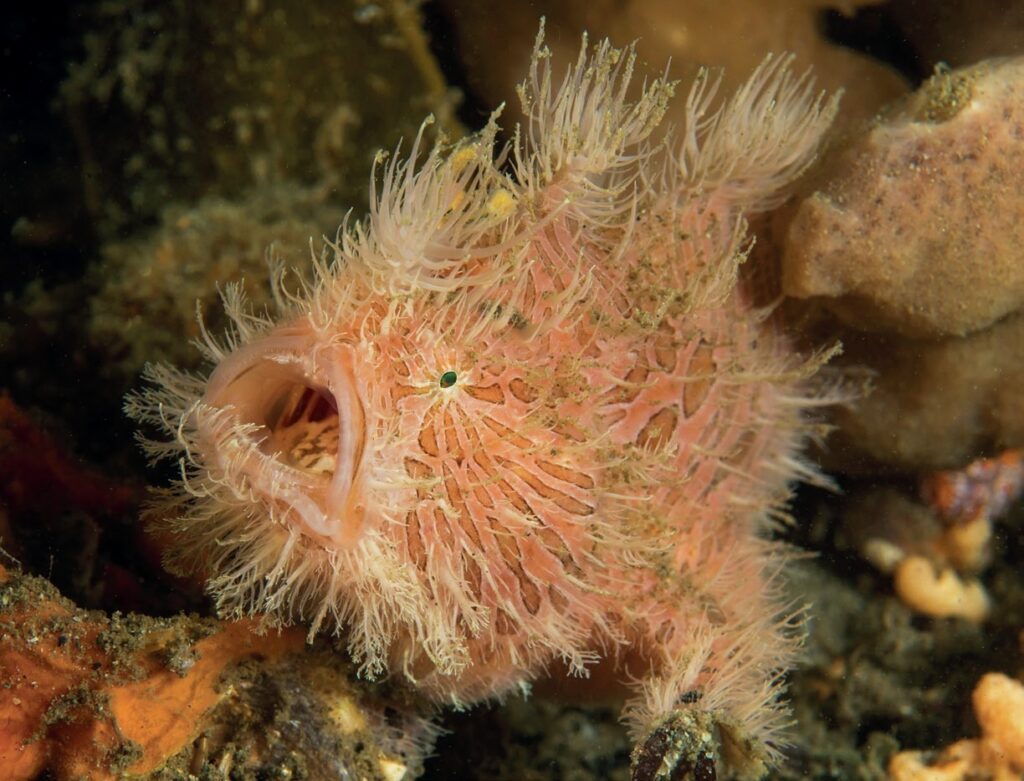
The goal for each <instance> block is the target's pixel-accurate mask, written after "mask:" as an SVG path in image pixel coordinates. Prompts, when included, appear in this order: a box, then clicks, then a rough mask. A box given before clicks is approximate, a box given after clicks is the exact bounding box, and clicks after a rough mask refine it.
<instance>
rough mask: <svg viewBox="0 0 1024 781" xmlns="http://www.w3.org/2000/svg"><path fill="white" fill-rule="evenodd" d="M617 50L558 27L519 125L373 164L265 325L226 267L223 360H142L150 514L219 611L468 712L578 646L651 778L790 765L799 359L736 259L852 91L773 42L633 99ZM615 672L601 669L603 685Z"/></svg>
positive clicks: (812, 360)
mask: <svg viewBox="0 0 1024 781" xmlns="http://www.w3.org/2000/svg"><path fill="white" fill-rule="evenodd" d="M633 67H634V53H633V51H632V49H626V50H619V49H616V48H614V47H612V46H611V45H610V44H609V43H608V42H607V41H605V42H602V43H600V44H598V45H597V46H596V47H593V48H592V49H591V47H590V46H589V44H588V43H587V41H586V39H584V42H583V46H582V48H581V51H580V55H579V59H578V61H577V62H576V63H575V65H574V66H572V67H570V68H569V69H568V70H567V71H566V72H565V75H564V77H562V78H561V79H560V80H555V79H553V66H552V65H551V62H550V56H549V53H548V51H547V50H546V48H545V47H544V44H543V30H542V31H541V35H539V36H538V39H537V44H536V47H535V49H534V56H533V63H532V67H531V69H530V72H529V74H528V77H527V79H526V81H525V82H524V84H523V85H522V89H521V99H522V102H523V109H524V114H525V116H526V117H527V120H526V123H525V126H524V127H521V128H517V129H516V131H515V133H514V135H513V137H512V140H511V141H510V142H509V143H508V144H507V145H504V146H499V145H498V144H497V143H496V135H497V132H498V131H497V119H498V114H497V113H495V114H494V115H493V116H492V118H491V121H490V122H489V123H488V125H487V127H485V128H484V129H483V130H482V131H480V132H479V133H477V134H475V135H473V136H470V137H469V138H466V139H464V140H461V141H458V142H456V143H449V142H447V141H445V140H444V139H441V140H440V141H438V142H437V143H436V144H433V145H432V146H430V148H427V147H428V144H427V143H426V141H425V137H424V133H423V132H422V131H421V133H420V134H419V136H418V137H417V139H416V140H415V142H414V143H413V145H412V148H411V151H410V153H409V155H408V156H407V157H404V158H403V157H401V156H400V155H397V154H396V155H394V156H392V157H391V158H390V159H386V158H385V157H383V156H382V161H381V163H380V164H379V166H378V173H377V175H376V176H375V177H374V179H373V181H372V183H371V203H372V207H371V211H370V214H369V215H368V217H367V218H366V219H365V220H364V221H361V222H358V223H354V224H349V223H347V222H346V224H345V225H344V226H343V227H342V229H341V230H340V231H339V233H338V236H337V238H336V240H335V241H333V242H328V247H327V250H326V251H325V252H324V253H323V254H321V255H319V256H317V257H316V258H314V262H313V265H314V274H313V278H312V279H311V280H309V281H303V282H300V283H299V285H298V287H296V286H295V285H294V284H292V283H289V282H288V276H287V275H286V274H284V273H283V272H282V273H281V274H280V275H279V277H278V279H277V280H276V284H275V294H276V300H277V302H278V310H279V311H278V312H277V313H276V315H275V316H274V317H273V318H270V317H262V316H257V315H255V314H252V313H250V312H249V311H248V310H247V308H246V306H245V303H244V301H243V300H242V296H241V293H240V292H239V288H237V287H232V288H229V289H228V290H227V292H226V294H225V304H226V308H227V311H228V314H229V315H230V316H231V318H232V321H233V328H232V329H231V332H230V333H229V334H227V335H226V336H225V337H223V338H221V339H220V340H218V339H217V338H214V337H213V336H210V335H208V334H205V332H204V339H203V348H204V350H205V352H206V355H207V357H208V358H209V359H210V362H211V364H212V367H213V368H212V370H211V371H210V372H209V373H208V374H207V375H201V376H196V375H188V374H185V373H182V372H179V371H177V370H174V369H172V368H169V367H166V366H156V367H152V368H150V369H149V381H150V387H149V388H148V389H147V390H145V391H142V392H139V393H137V394H134V395H133V396H131V397H130V399H129V401H128V405H127V406H128V411H129V413H130V414H131V415H133V416H134V417H135V418H136V419H138V420H139V421H141V422H143V423H146V424H148V425H155V426H156V427H158V428H160V429H162V430H163V431H164V432H165V436H164V438H163V439H162V440H154V441H150V442H149V443H148V447H149V448H150V451H151V453H152V454H153V455H154V456H157V457H167V458H171V459H174V460H176V461H177V462H178V463H179V464H180V473H181V477H180V479H179V480H178V481H177V483H176V484H174V485H172V486H171V487H169V488H166V489H163V490H161V491H159V492H158V497H159V498H158V500H157V501H156V502H155V503H154V505H153V507H152V509H151V510H150V515H151V518H152V519H153V521H154V522H155V523H157V524H159V525H160V526H161V527H162V528H164V529H165V530H169V531H170V532H172V537H173V540H174V543H173V548H172V549H171V550H170V551H169V564H170V565H171V566H173V567H174V568H176V569H178V570H181V571H185V572H197V573H201V574H202V575H203V577H205V579H206V584H207V589H208V591H209V593H210V594H211V595H212V596H213V598H214V599H215V601H216V605H217V607H218V609H219V611H220V612H221V613H223V614H226V615H251V614H262V615H264V616H266V618H267V620H268V621H270V622H272V623H280V624H285V623H293V622H305V623H306V624H307V625H308V626H309V631H310V635H311V636H312V635H313V634H315V633H317V632H320V631H329V632H334V633H338V634H340V635H342V636H344V637H345V638H346V641H347V644H348V648H349V651H350V653H351V655H352V656H353V658H354V659H355V661H356V662H357V663H358V664H359V665H360V668H361V671H362V672H363V673H364V674H365V675H368V676H378V675H382V674H385V673H391V674H393V675H397V676H402V677H404V678H405V679H407V680H408V681H409V682H410V683H411V684H412V685H414V686H416V687H417V688H419V689H420V690H421V691H422V692H424V693H425V695H426V696H428V697H430V698H432V699H433V700H435V701H438V702H451V703H455V704H464V703H472V702H475V701H478V700H481V699H485V698H490V697H495V696H498V695H501V694H503V693H505V692H508V691H510V690H513V689H515V688H520V687H523V686H525V685H526V684H527V683H528V682H530V681H531V680H534V679H536V678H537V677H539V676H541V675H544V674H548V673H551V671H552V670H553V669H554V668H555V667H556V665H555V663H556V662H557V663H560V665H561V666H564V667H565V668H567V669H568V671H569V673H571V674H573V675H576V676H582V677H585V676H587V675H588V672H589V671H590V670H591V669H592V668H593V667H594V666H595V665H597V664H601V665H604V666H605V667H606V668H608V669H611V670H613V671H614V675H615V676H617V677H618V679H619V680H620V681H621V682H622V685H623V686H624V687H625V688H626V689H627V690H628V691H629V695H628V696H629V699H628V701H627V705H626V710H625V716H626V718H627V720H628V722H629V723H630V724H631V726H632V728H633V730H634V735H635V738H636V740H637V744H636V749H635V751H634V753H633V773H634V777H635V778H637V779H655V778H669V777H671V778H691V777H692V778H704V779H707V778H714V777H715V776H716V774H720V775H719V777H724V774H725V773H726V772H734V773H737V774H739V775H745V776H755V775H757V774H758V773H759V772H760V771H761V770H762V769H763V768H764V767H765V766H766V765H767V764H769V763H770V762H771V761H772V760H773V759H775V758H777V755H778V752H779V750H780V746H781V745H782V744H783V741H784V737H783V732H782V728H783V727H784V725H785V723H786V720H787V716H786V711H785V707H784V704H783V703H782V702H781V700H780V686H781V683H780V680H781V674H782V673H783V672H784V671H785V670H786V669H787V667H788V666H789V665H790V664H791V663H792V660H793V659H794V656H795V653H796V649H797V646H798V644H799V636H798V635H799V632H798V629H799V617H798V615H797V613H795V611H794V610H793V608H792V606H791V605H787V603H786V601H785V600H784V599H783V597H782V595H781V590H782V589H781V584H780V577H779V573H780V569H781V567H782V565H783V563H784V562H785V559H786V552H785V550H784V549H783V548H782V546H781V545H780V544H778V543H775V542H772V541H771V540H770V539H769V537H768V535H767V532H768V531H770V529H771V528H772V526H773V524H774V523H775V522H776V519H778V518H779V517H780V516H782V515H783V512H782V504H783V502H784V501H785V500H786V498H787V497H788V491H789V489H790V487H791V484H792V483H793V482H794V481H795V480H797V479H814V478H815V472H814V470H813V468H811V467H810V466H809V465H808V464H806V463H805V462H803V461H802V460H801V458H800V455H799V453H800V450H801V447H802V445H803V443H804V440H805V439H806V438H807V437H808V436H810V435H811V434H812V433H813V430H814V429H813V426H812V424H811V423H810V421H808V420H807V418H806V412H807V411H808V409H809V408H811V407H813V406H815V405H817V404H820V403H823V402H824V401H827V399H825V398H823V396H822V393H823V391H822V390H821V387H820V384H816V383H815V382H814V375H815V372H816V369H817V368H818V366H819V365H820V364H821V362H822V361H823V359H824V356H823V355H814V356H800V355H798V354H797V353H796V351H795V350H794V348H793V347H792V345H791V344H790V342H789V341H788V340H787V338H786V336H785V334H784V333H783V332H782V330H781V328H780V326H779V324H778V322H777V319H776V318H775V317H774V314H773V312H772V310H771V308H770V307H769V308H759V307H758V306H756V305H755V303H754V302H755V300H758V299H757V297H756V296H754V295H753V291H752V289H751V283H750V282H749V281H745V280H746V277H745V276H743V275H740V274H739V271H738V269H739V266H740V264H741V263H743V262H744V261H745V259H746V257H747V254H748V251H749V248H750V246H751V240H750V237H749V232H748V228H747V222H746V219H745V215H749V214H752V213H755V212H758V211H763V210H765V209H767V208H770V207H772V206H774V205H776V204H778V203H779V202H780V201H781V199H782V198H783V197H784V196H785V188H786V186H787V185H788V184H789V183H791V182H792V181H793V180H794V179H795V178H796V177H797V176H799V175H800V174H801V173H802V172H803V171H804V170H805V169H806V167H807V165H808V164H809V163H810V162H811V160H812V158H813V156H814V153H815V150H816V148H817V146H818V143H819V140H820V137H821V135H822V134H823V133H824V131H825V130H826V128H827V127H828V125H829V123H830V122H831V119H832V117H833V115H834V113H835V108H836V102H835V99H834V98H832V99H826V98H825V97H824V96H822V95H820V94H817V93H816V92H815V91H814V89H813V85H812V83H811V81H810V79H809V78H808V77H807V76H806V75H805V76H801V77H797V76H794V75H793V74H792V73H791V72H790V70H789V60H788V59H787V58H769V59H768V60H766V61H765V62H764V63H763V64H762V65H761V66H760V67H759V68H758V69H757V70H756V71H755V72H754V74H753V75H752V76H751V77H750V79H749V81H748V82H747V83H746V84H745V85H744V86H743V87H741V89H740V90H739V91H738V92H737V93H736V94H735V95H733V96H732V97H730V98H728V99H726V100H724V101H722V102H720V103H719V104H717V107H715V106H716V104H714V93H715V88H716V82H715V80H714V79H713V78H712V77H710V76H709V74H707V73H706V72H703V73H701V74H700V75H699V76H698V78H697V80H696V82H695V84H694V85H693V87H692V89H691V90H690V92H689V95H688V97H687V98H686V104H685V106H686V112H685V122H683V123H682V124H681V125H680V127H679V128H678V130H677V132H676V133H675V134H672V133H668V132H662V131H660V130H659V125H660V123H661V120H662V116H663V113H664V111H665V108H666V106H667V105H668V102H669V101H670V99H671V98H672V97H673V93H674V88H675V85H674V84H673V83H671V82H669V81H667V80H666V79H664V78H656V79H653V80H650V81H648V82H645V84H644V85H643V87H642V89H640V90H639V92H638V93H637V96H636V97H635V98H633V97H631V95H633V93H632V92H631V91H630V90H629V87H630V84H631V81H632V77H633ZM600 677H601V678H602V679H605V678H607V677H608V676H606V675H602V676H600Z"/></svg>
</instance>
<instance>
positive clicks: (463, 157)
mask: <svg viewBox="0 0 1024 781" xmlns="http://www.w3.org/2000/svg"><path fill="white" fill-rule="evenodd" d="M478 155H479V150H477V148H476V147H475V146H464V147H462V148H461V149H458V150H456V151H455V152H454V153H452V156H451V157H450V158H448V165H450V166H451V168H452V170H453V171H461V170H462V169H463V168H465V167H466V166H467V165H469V164H470V163H472V162H473V161H474V160H476V158H477V156H478Z"/></svg>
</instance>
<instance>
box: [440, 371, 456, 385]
mask: <svg viewBox="0 0 1024 781" xmlns="http://www.w3.org/2000/svg"><path fill="white" fill-rule="evenodd" d="M457 379H458V375H457V374H456V373H455V372H445V373H444V374H442V375H441V387H442V388H450V387H452V385H454V384H455V380H457Z"/></svg>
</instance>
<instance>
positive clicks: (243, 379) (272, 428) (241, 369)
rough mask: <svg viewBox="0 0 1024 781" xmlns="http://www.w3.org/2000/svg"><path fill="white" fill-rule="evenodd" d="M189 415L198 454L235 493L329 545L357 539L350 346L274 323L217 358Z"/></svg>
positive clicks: (355, 400)
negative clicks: (324, 341) (197, 434)
mask: <svg viewBox="0 0 1024 781" xmlns="http://www.w3.org/2000/svg"><path fill="white" fill-rule="evenodd" d="M195 414H196V420H197V426H198V429H199V432H200V437H199V442H200V447H202V448H203V449H205V450H207V452H206V453H204V456H205V457H206V459H207V460H208V461H210V462H211V463H212V464H215V465H216V466H217V467H218V471H220V472H221V473H222V475H223V478H224V480H225V481H226V482H228V483H229V484H231V486H232V487H233V488H234V489H235V492H236V493H237V494H239V495H246V496H247V497H248V498H249V499H250V500H251V501H253V502H255V503H259V504H262V505H264V506H265V508H264V509H265V510H266V511H268V512H269V514H270V516H271V517H273V518H275V519H278V520H279V522H281V523H283V524H286V525H295V526H296V527H297V528H298V530H299V531H300V532H301V533H303V534H304V535H306V536H308V537H312V538H314V539H317V540H319V541H320V542H321V544H326V545H327V546H328V547H335V548H343V549H344V548H350V547H352V546H353V545H355V544H356V543H357V542H358V540H359V538H360V536H361V532H362V526H363V520H364V511H363V507H362V504H361V503H360V501H359V497H358V494H359V491H358V489H357V483H358V481H357V477H358V475H359V467H360V462H361V460H362V455H363V451H364V444H365V443H364V437H365V425H364V413H363V406H362V403H361V402H360V399H359V396H358V393H357V391H356V388H355V383H354V380H353V375H352V360H351V355H350V353H349V348H348V347H347V346H345V345H327V346H325V345H323V344H322V343H319V340H318V339H317V338H316V335H315V334H314V333H313V331H312V329H311V328H310V327H309V326H304V325H303V324H298V325H290V326H283V327H279V328H276V329H274V330H272V331H270V332H268V333H267V334H265V335H264V336H263V337H261V338H259V339H257V340H256V341H254V342H251V343H250V344H247V345H244V346H241V347H239V348H238V349H237V350H236V351H235V352H234V353H232V354H231V355H229V356H227V358H226V359H225V360H223V361H222V362H221V363H220V365H219V366H218V367H217V369H216V370H215V371H214V373H213V375H212V376H211V377H210V381H209V384H208V386H207V391H206V394H205V395H204V397H203V399H202V403H201V404H200V405H199V406H198V407H197V410H196V413H195Z"/></svg>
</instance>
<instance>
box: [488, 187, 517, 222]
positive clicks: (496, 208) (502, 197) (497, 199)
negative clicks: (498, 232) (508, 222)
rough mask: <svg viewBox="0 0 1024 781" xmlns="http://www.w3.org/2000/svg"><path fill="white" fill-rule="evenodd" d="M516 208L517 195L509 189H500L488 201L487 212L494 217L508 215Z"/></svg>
mask: <svg viewBox="0 0 1024 781" xmlns="http://www.w3.org/2000/svg"><path fill="white" fill-rule="evenodd" d="M515 210H516V197H515V196H514V195H513V194H512V193H510V192H509V191H508V190H498V191H496V192H495V193H494V195H492V196H491V197H490V200H488V201H487V213H488V214H489V215H491V216H492V217H501V218H504V217H508V216H509V215H510V214H512V212H514V211H515Z"/></svg>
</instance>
